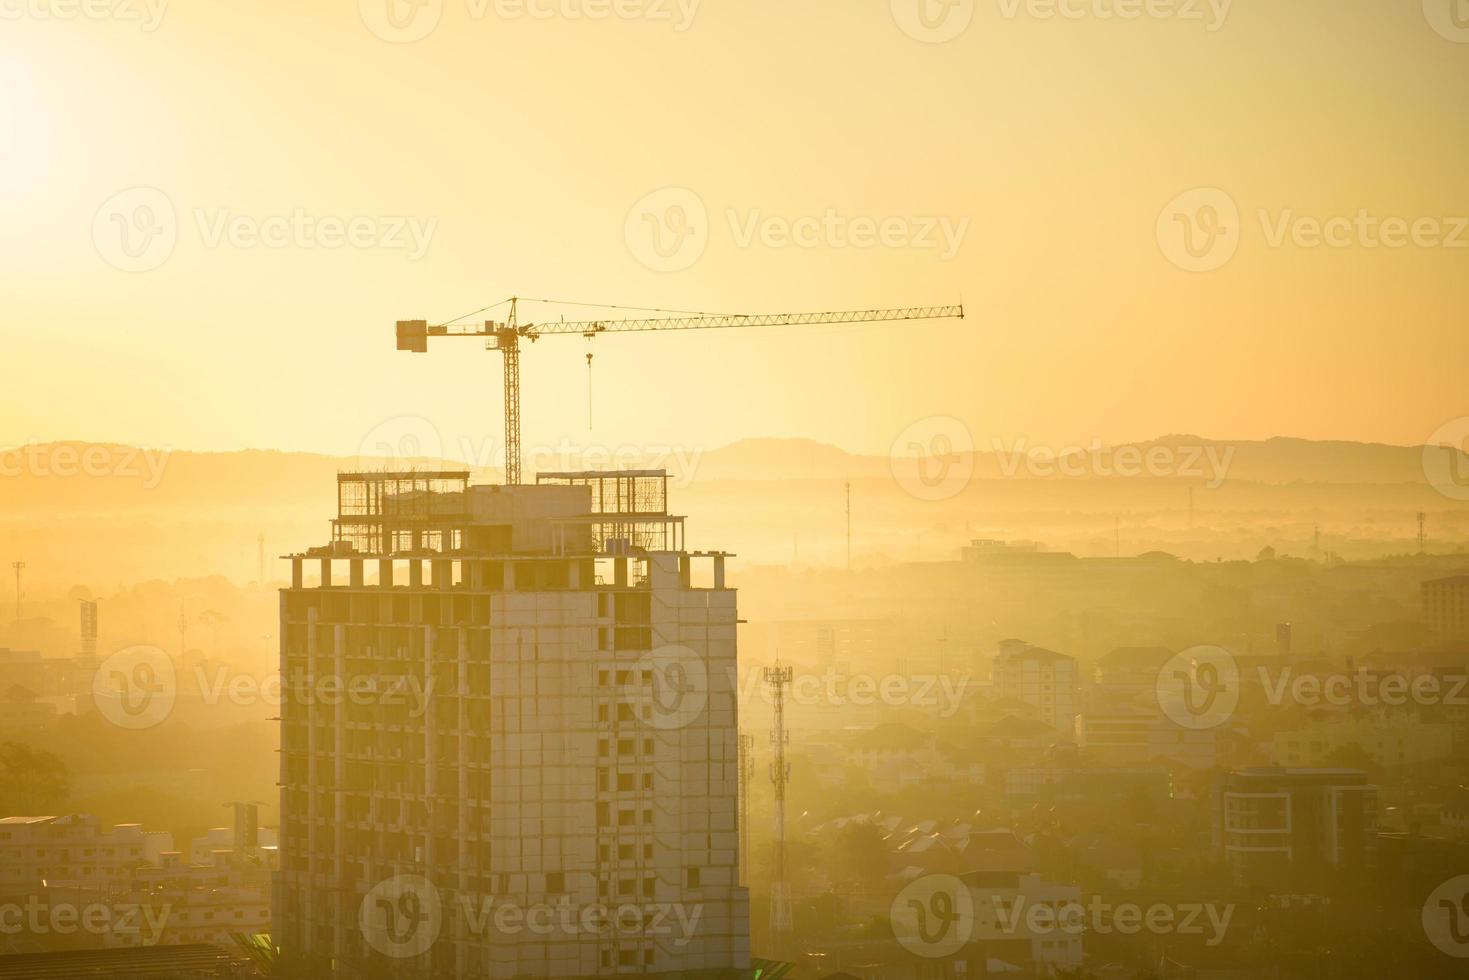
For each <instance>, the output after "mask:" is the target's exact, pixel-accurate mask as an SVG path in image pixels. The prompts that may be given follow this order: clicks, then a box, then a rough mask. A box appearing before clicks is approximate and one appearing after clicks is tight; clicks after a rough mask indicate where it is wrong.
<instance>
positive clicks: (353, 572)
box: [347, 558, 362, 589]
mask: <svg viewBox="0 0 1469 980" xmlns="http://www.w3.org/2000/svg"><path fill="white" fill-rule="evenodd" d="M347 581H348V582H349V583H350V584H351V586H352V588H354V589H360V588H362V559H361V558H352V559H350V560H348V562H347Z"/></svg>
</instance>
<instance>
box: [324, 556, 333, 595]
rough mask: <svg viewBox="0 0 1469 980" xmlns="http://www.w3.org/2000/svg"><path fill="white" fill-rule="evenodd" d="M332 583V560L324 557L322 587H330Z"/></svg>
mask: <svg viewBox="0 0 1469 980" xmlns="http://www.w3.org/2000/svg"><path fill="white" fill-rule="evenodd" d="M331 585H332V560H331V559H330V558H323V559H322V560H321V587H322V588H323V589H329V588H331Z"/></svg>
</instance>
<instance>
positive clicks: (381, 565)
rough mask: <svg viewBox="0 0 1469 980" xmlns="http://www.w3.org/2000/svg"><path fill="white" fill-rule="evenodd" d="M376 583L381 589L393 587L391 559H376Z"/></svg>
mask: <svg viewBox="0 0 1469 980" xmlns="http://www.w3.org/2000/svg"><path fill="white" fill-rule="evenodd" d="M377 584H378V587H379V588H382V589H391V588H392V587H393V559H391V558H379V559H378V560H377Z"/></svg>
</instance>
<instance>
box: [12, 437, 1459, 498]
mask: <svg viewBox="0 0 1469 980" xmlns="http://www.w3.org/2000/svg"><path fill="white" fill-rule="evenodd" d="M1451 452H1453V451H1452V450H1449V449H1446V448H1435V449H1433V450H1430V451H1429V453H1430V455H1431V456H1433V455H1435V454H1436V455H1437V458H1438V459H1439V461H1440V464H1441V465H1440V468H1439V469H1438V470H1437V471H1436V472H1439V473H1440V474H1441V473H1442V472H1449V471H1448V470H1447V462H1448V457H1449V454H1450V453H1451ZM1459 457H1460V458H1459V461H1458V462H1459V463H1460V466H1459V469H1458V470H1457V471H1454V472H1457V473H1462V474H1465V475H1466V479H1469V455H1465V454H1463V453H1462V452H1461V453H1460V454H1459ZM1424 460H1425V449H1424V447H1422V446H1389V445H1383V444H1380V443H1358V442H1339V441H1336V442H1318V441H1312V440H1308V439H1293V438H1284V437H1281V438H1274V439H1266V440H1263V441H1242V440H1211V439H1202V438H1198V437H1195V436H1188V435H1169V436H1164V437H1162V438H1160V439H1155V440H1152V441H1150V442H1143V443H1129V444H1122V445H1117V446H1111V447H1105V448H1103V447H1101V446H1100V445H1098V446H1095V447H1079V448H1076V449H1073V450H1072V451H1070V452H1069V453H1068V454H1067V455H1066V456H1065V458H1064V459H1059V460H1058V459H1056V458H1054V454H1053V453H1052V452H1051V451H1050V450H1048V449H1047V448H1044V447H1035V446H1032V445H1029V444H1027V443H1026V442H1024V441H1021V440H1015V441H1011V442H1001V443H999V444H997V445H992V446H982V447H979V448H977V449H976V450H974V451H972V452H958V453H951V454H949V455H948V456H947V457H946V458H944V459H943V460H936V459H922V460H920V459H917V458H914V457H911V456H909V457H906V458H898V459H896V460H890V459H889V458H888V457H886V456H876V455H861V454H855V453H849V452H846V451H845V450H842V449H840V448H838V447H836V446H831V445H827V444H824V443H820V442H815V441H812V440H809V439H763V438H761V439H744V440H741V441H739V442H736V443H733V444H731V445H728V446H723V447H721V448H718V449H712V450H708V451H703V452H700V451H683V452H680V453H676V454H667V455H661V456H660V455H650V456H649V457H648V458H646V459H643V460H639V461H637V465H646V466H652V467H664V468H667V469H669V470H670V472H672V473H673V474H674V475H675V476H676V477H677V478H679V480H680V482H681V483H685V484H689V483H692V484H708V483H725V482H732V481H733V482H738V481H790V482H807V481H828V480H832V481H835V480H846V479H852V480H873V479H885V480H886V479H891V478H892V476H893V474H894V473H897V474H899V475H900V476H905V475H912V474H914V473H916V472H918V470H919V469H920V467H923V468H932V467H935V466H938V465H947V466H950V467H965V466H972V479H974V480H998V479H1060V478H1070V479H1081V480H1085V479H1117V478H1119V477H1125V478H1132V479H1165V480H1166V479H1183V480H1199V481H1203V482H1208V481H1210V480H1215V482H1222V481H1223V480H1227V481H1228V482H1240V481H1243V482H1252V483H1262V484H1292V483H1319V484H1367V485H1374V484H1377V485H1381V484H1424V483H1428V482H1430V480H1429V477H1428V476H1427V475H1426V474H1425V464H1424ZM378 463H381V464H382V465H387V464H388V463H389V461H387V460H382V461H379V460H363V459H360V458H356V457H337V456H325V455H319V454H313V453H287V452H276V451H270V450H244V451H238V452H195V451H175V452H165V451H162V450H139V449H136V448H135V447H130V446H121V445H113V444H94V443H81V442H64V443H46V444H39V445H30V446H25V447H20V448H18V449H10V450H5V451H3V452H0V507H4V508H9V509H21V510H45V511H55V510H73V509H78V510H83V511H85V510H89V509H92V508H97V507H105V508H114V507H141V508H145V509H151V508H155V507H175V506H181V507H185V508H188V509H189V510H190V511H192V512H194V513H208V512H210V511H211V510H213V509H215V508H216V507H218V508H220V509H221V510H233V509H235V508H238V507H240V506H249V507H261V508H264V509H266V510H274V509H277V508H284V509H290V508H294V507H296V506H300V505H301V504H303V503H309V504H310V505H311V506H313V507H314V508H317V509H319V508H320V506H321V502H322V498H323V495H324V494H327V493H330V491H328V490H326V489H325V488H326V487H328V486H330V485H331V484H332V483H333V482H334V480H335V476H336V474H337V472H339V471H341V470H348V469H356V468H360V467H362V466H364V465H374V466H375V465H377V464H378ZM412 463H413V465H417V466H419V467H421V468H446V469H462V468H465V467H464V464H462V463H457V462H454V461H452V460H450V461H445V460H414V461H412ZM399 465H402V464H399ZM537 468H540V469H552V468H556V469H559V468H572V469H574V468H579V463H578V460H576V459H557V460H527V470H528V472H534V471H535V470H536V469H537ZM473 475H474V478H475V479H476V480H477V481H493V480H498V479H500V474H499V472H498V471H496V470H476V471H474V474H473ZM1216 478H1217V479H1216Z"/></svg>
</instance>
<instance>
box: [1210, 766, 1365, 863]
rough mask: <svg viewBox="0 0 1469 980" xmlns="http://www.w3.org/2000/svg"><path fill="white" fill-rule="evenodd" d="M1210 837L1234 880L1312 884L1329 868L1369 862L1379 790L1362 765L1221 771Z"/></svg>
mask: <svg viewBox="0 0 1469 980" xmlns="http://www.w3.org/2000/svg"><path fill="white" fill-rule="evenodd" d="M1213 836H1214V845H1215V847H1216V848H1217V849H1218V850H1219V852H1220V854H1221V856H1222V857H1223V859H1224V862H1225V864H1226V865H1227V866H1228V868H1229V870H1230V873H1231V875H1232V877H1233V878H1234V880H1235V881H1236V882H1237V883H1239V884H1242V885H1248V886H1254V885H1262V886H1276V887H1278V886H1282V885H1287V884H1290V885H1301V886H1307V887H1309V886H1313V885H1316V884H1319V880H1320V878H1321V877H1322V876H1323V875H1324V874H1325V873H1326V872H1327V871H1328V870H1330V869H1347V870H1350V869H1362V868H1367V867H1370V866H1372V865H1373V864H1374V862H1375V857H1376V840H1377V787H1376V786H1373V785H1371V784H1370V783H1369V782H1368V781H1367V774H1366V773H1365V772H1363V771H1361V770H1360V769H1301V768H1278V767H1269V768H1257V769H1245V770H1241V771H1238V772H1230V773H1225V774H1224V775H1223V776H1222V777H1221V778H1220V780H1219V783H1218V785H1217V787H1216V791H1215V800H1214V835H1213Z"/></svg>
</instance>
